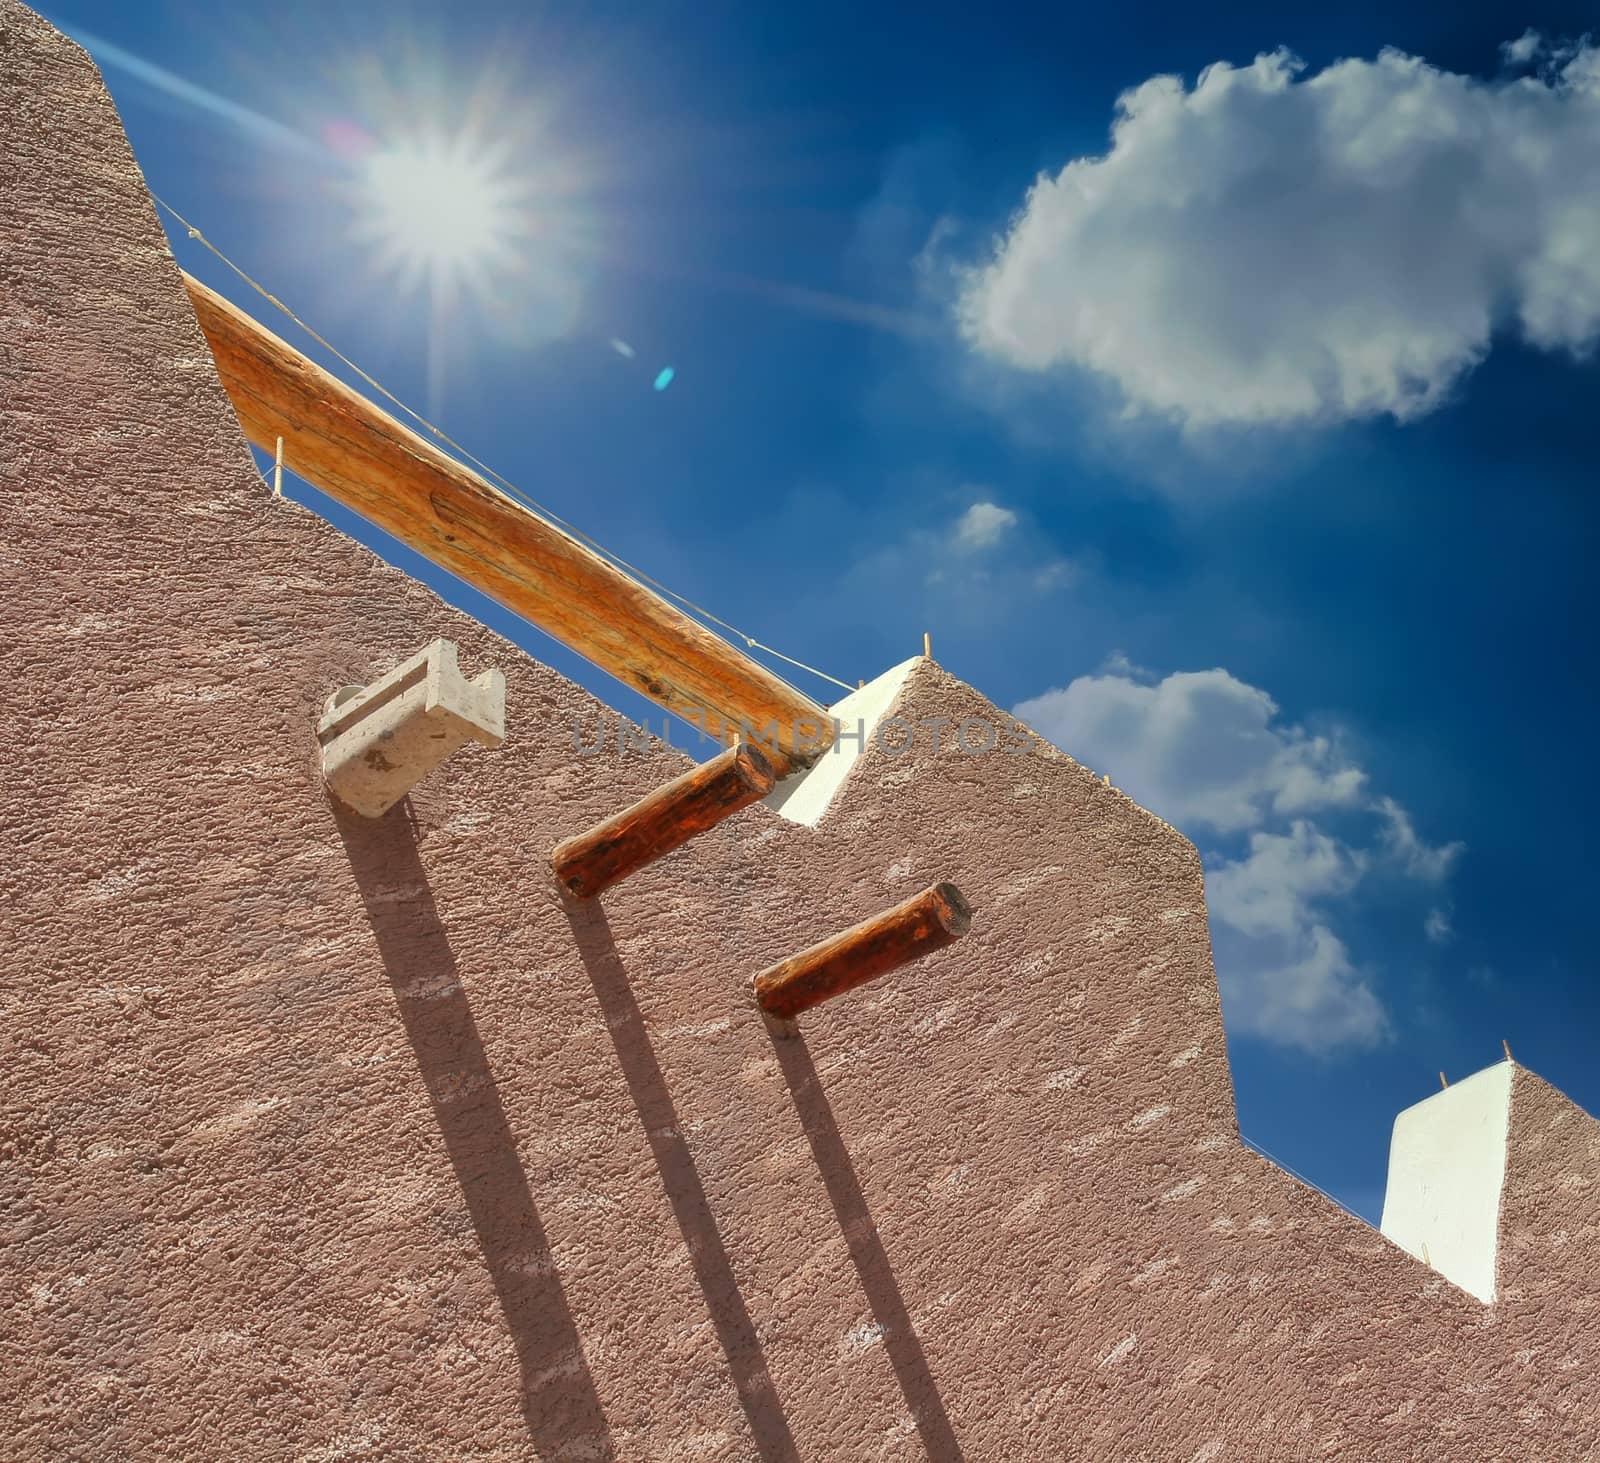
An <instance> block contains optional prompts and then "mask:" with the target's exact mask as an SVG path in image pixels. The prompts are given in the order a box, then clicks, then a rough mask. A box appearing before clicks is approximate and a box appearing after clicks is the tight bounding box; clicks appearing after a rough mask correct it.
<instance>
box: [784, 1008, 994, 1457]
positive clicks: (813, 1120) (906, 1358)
mask: <svg viewBox="0 0 1600 1463" xmlns="http://www.w3.org/2000/svg"><path fill="white" fill-rule="evenodd" d="M772 1049H773V1051H774V1052H775V1053H776V1054H777V1058H778V1065H779V1066H780V1067H781V1068H782V1069H783V1077H784V1081H786V1082H787V1083H788V1084H789V1095H790V1096H791V1097H792V1098H793V1099H794V1107H795V1111H796V1112H797V1113H798V1114H799V1116H800V1126H801V1127H802V1128H804V1129H805V1134H806V1138H807V1139H808V1140H809V1142H810V1144H811V1155H812V1157H813V1158H814V1159H815V1160H816V1164H817V1168H818V1169H819V1170H820V1171H821V1173H822V1182H823V1184H824V1185H825V1186H826V1188H827V1190H828V1198H829V1200H830V1201H831V1202H832V1204H833V1212H834V1215H835V1217H836V1218H837V1219H838V1221H839V1228H840V1229H841V1230H843V1231H844V1238H845V1243H846V1245H847V1246H848V1247H849V1250H850V1260H851V1263H852V1264H854V1265H855V1267H856V1274H857V1275H858V1276H859V1277H860V1279H861V1289H862V1290H863V1292H865V1294H866V1297H867V1304H868V1305H869V1306H870V1307H871V1308H872V1319H873V1321H874V1323H875V1324H876V1325H877V1328H878V1333H879V1335H880V1336H882V1338H883V1346H884V1350H885V1351H886V1352H887V1353H888V1356H889V1364H890V1365H891V1366H892V1367H893V1368H894V1375H895V1380H896V1381H897V1382H899V1384H900V1391H901V1393H902V1395H903V1396H904V1397H905V1400H906V1407H907V1409H908V1410H909V1411H910V1413H911V1415H912V1417H914V1418H915V1419H916V1423H917V1430H918V1431H919V1432H920V1433H921V1434H922V1445H923V1447H924V1448H926V1449H927V1452H928V1458H929V1463H963V1455H962V1452H961V1445H960V1444H959V1443H958V1442H957V1441H956V1435H955V1429H954V1428H952V1427H951V1426H950V1415H949V1414H948V1413H947V1412H946V1411H945V1410H944V1401H943V1399H942V1398H941V1397H940V1396H939V1389H938V1387H937V1386H936V1385H935V1384H934V1380H933V1373H932V1372H930V1371H929V1370H928V1358H927V1357H926V1356H925V1355H924V1354H923V1351H922V1343H921V1341H919V1340H918V1339H917V1333H916V1330H915V1328H914V1327H913V1326H912V1324H911V1315H910V1312H908V1311H907V1310H906V1303H905V1298H904V1297H903V1296H902V1295H901V1294H900V1286H899V1285H898V1283H897V1282H896V1281H895V1278H894V1270H893V1268H892V1267H891V1266H890V1264H889V1256H888V1254H887V1252H886V1251H885V1250H884V1248H883V1241H882V1240H881V1239H879V1238H878V1226H877V1225H876V1224H874V1223H873V1222H872V1211H871V1210H869V1209H868V1208H867V1200H866V1196H865V1195H864V1194H862V1192H861V1184H860V1182H859V1181H858V1180H857V1178H856V1170H855V1165H854V1164H852V1163H851V1162H850V1153H849V1150H848V1149H847V1148H846V1147H845V1145H844V1139H843V1138H842V1137H840V1136H839V1126H838V1124H837V1123H836V1122H834V1119H833V1109H832V1108H831V1107H830V1106H829V1105H828V1097H827V1094H826V1093H825V1092H824V1091H823V1090H822V1080H821V1078H819V1077H818V1076H817V1069H816V1067H815V1066H814V1065H813V1064H812V1061H811V1053H810V1052H809V1051H808V1050H807V1049H806V1044H805V1038H804V1037H800V1036H776V1035H774V1036H773V1038H772Z"/></svg>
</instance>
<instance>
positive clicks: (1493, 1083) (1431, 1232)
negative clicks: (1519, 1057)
mask: <svg viewBox="0 0 1600 1463" xmlns="http://www.w3.org/2000/svg"><path fill="white" fill-rule="evenodd" d="M1515 1070H1516V1069H1515V1066H1514V1064H1513V1063H1511V1062H1509V1061H1506V1062H1497V1063H1496V1064H1495V1065H1494V1066H1492V1067H1485V1068H1484V1069H1483V1071H1481V1072H1474V1073H1473V1074H1472V1076H1470V1077H1466V1078H1463V1079H1462V1080H1461V1081H1459V1082H1452V1083H1451V1084H1450V1086H1448V1087H1446V1088H1445V1089H1444V1090H1443V1091H1442V1092H1435V1093H1434V1094H1433V1096H1432V1097H1430V1098H1428V1099H1427V1100H1426V1101H1424V1102H1419V1103H1417V1104H1416V1106H1414V1107H1408V1108H1407V1109H1406V1110H1405V1111H1404V1112H1402V1113H1401V1114H1400V1115H1399V1117H1397V1118H1396V1119H1395V1120H1394V1136H1393V1138H1392V1139H1391V1141H1390V1144H1389V1182H1388V1186H1387V1188H1386V1189H1385V1190H1384V1196H1383V1222H1382V1223H1381V1224H1380V1225H1379V1228H1380V1229H1381V1230H1382V1231H1383V1233H1384V1235H1385V1236H1387V1237H1388V1238H1389V1239H1391V1240H1393V1241H1394V1243H1395V1244H1397V1245H1399V1246H1400V1248H1401V1249H1403V1250H1405V1251H1406V1252H1407V1253H1408V1254H1410V1255H1414V1256H1415V1257H1416V1258H1417V1259H1419V1260H1422V1261H1424V1262H1425V1263H1426V1264H1429V1265H1431V1266H1432V1267H1433V1268H1434V1269H1435V1270H1437V1271H1438V1272H1439V1274H1441V1275H1442V1276H1444V1278H1445V1279H1446V1280H1448V1281H1449V1282H1450V1283H1451V1284H1452V1285H1456V1286H1459V1287H1460V1288H1461V1289H1462V1290H1464V1291H1466V1292H1467V1293H1468V1294H1469V1295H1474V1296H1476V1297H1477V1298H1478V1299H1479V1300H1481V1301H1483V1302H1484V1303H1485V1304H1486V1305H1489V1304H1493V1302H1494V1299H1495V1275H1496V1267H1497V1262H1498V1258H1499V1247H1500V1191H1501V1189H1502V1188H1503V1187H1504V1186H1505V1177H1506V1148H1507V1144H1508V1142H1509V1140H1510V1133H1511V1078H1512V1075H1513V1073H1514V1072H1515Z"/></svg>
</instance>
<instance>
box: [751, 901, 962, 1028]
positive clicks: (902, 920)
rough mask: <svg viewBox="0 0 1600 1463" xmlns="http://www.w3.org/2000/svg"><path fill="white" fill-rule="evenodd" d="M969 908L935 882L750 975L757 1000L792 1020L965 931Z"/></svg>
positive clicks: (773, 1014)
mask: <svg viewBox="0 0 1600 1463" xmlns="http://www.w3.org/2000/svg"><path fill="white" fill-rule="evenodd" d="M971 924H972V910H971V909H970V908H969V907H968V905H967V901H966V900H965V898H963V897H962V894H961V891H960V890H959V889H957V888H956V886H955V885H954V884H935V885H933V887H932V888H929V889H924V890H923V891H922V893H920V894H916V895H913V896H912V897H911V898H910V899H908V900H906V902H905V903H904V904H897V905H896V906H895V907H894V908H893V909H888V910H885V911H884V912H883V913H882V914H877V915H874V916H873V917H872V918H871V919H869V920H863V921H862V923H860V924H858V925H855V926H853V927H852V928H850V929H848V930H845V931H844V932H843V933H842V934H838V935H834V936H833V937H832V938H831V939H827V940H824V941H823V942H822V943H821V944H820V945H813V946H812V947H811V948H810V949H809V950H802V951H801V952H800V953H799V954H798V955H791V956H790V957H789V958H788V959H787V960H783V961H780V962H779V963H778V964H777V965H774V966H772V967H771V968H770V969H768V970H763V971H762V972H761V974H760V975H758V976H757V977H756V978H755V992H756V1002H757V1004H759V1005H760V1007H761V1009H762V1010H763V1011H765V1012H766V1013H767V1015H768V1016H771V1017H773V1018H774V1019H775V1020H778V1021H791V1020H793V1019H794V1018H795V1017H796V1016H798V1015H799V1014H800V1013H801V1012H802V1011H808V1010H810V1009H811V1007H813V1006H817V1005H821V1003H822V1002H823V1001H826V1000H830V999H831V998H832V997H834V996H838V995H843V994H844V992H845V991H849V990H854V989H855V988H856V987H857V986H858V985H865V984H866V982H867V981H869V980H875V979H876V978H877V977H878V976H880V975H887V974H888V973H889V972H890V971H891V970H897V969H899V967H900V966H902V965H905V964H908V963H909V962H910V961H913V960H916V959H918V958H919V957H921V956H923V955H927V954H929V953H931V952H932V951H934V950H942V949H943V948H944V947H945V946H946V945H950V944H953V943H954V942H955V941H956V940H959V939H960V938H961V937H962V936H963V935H964V934H966V932H967V930H968V928H969V927H970V926H971Z"/></svg>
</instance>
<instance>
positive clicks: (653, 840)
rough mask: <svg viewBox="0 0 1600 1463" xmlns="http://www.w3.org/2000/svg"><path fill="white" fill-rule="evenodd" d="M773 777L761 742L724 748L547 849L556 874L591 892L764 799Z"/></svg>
mask: <svg viewBox="0 0 1600 1463" xmlns="http://www.w3.org/2000/svg"><path fill="white" fill-rule="evenodd" d="M776 780H777V778H776V776H775V774H774V773H773V770H772V763H771V762H770V761H769V760H768V759H767V757H766V756H765V754H763V752H762V751H761V749H760V748H759V747H754V746H748V745H746V746H739V747H729V748H728V750H727V751H726V752H724V753H722V755H721V756H719V757H713V758H712V759H711V760H710V761H709V762H706V763H704V764H702V765H701V766H699V767H691V768H690V769H689V770H688V771H687V772H685V773H684V774H683V776H682V777H675V778H673V779H672V781H671V782H669V783H667V784H666V785H665V786H663V787H658V788H657V789H656V790H655V791H654V792H653V793H651V794H650V795H649V796H648V797H646V798H641V799H640V800H639V801H638V802H636V803H635V804H634V805H633V806H632V807H631V808H625V809H623V811H622V812H620V813H617V814H615V815H614V816H612V817H610V818H607V819H606V820H605V822H603V823H598V824H596V825H595V826H594V827H593V828H591V829H590V830H589V831H588V832H587V833H581V834H579V835H578V836H577V837H576V838H569V839H567V840H566V841H565V842H563V843H558V844H557V845H556V847H555V851H554V852H553V853H552V854H551V855H550V862H551V864H552V866H553V867H554V868H555V871H556V877H557V878H558V879H560V880H561V882H562V883H563V884H565V885H566V886H567V888H568V889H570V890H571V891H572V892H573V893H574V894H576V895H579V896H580V897H581V898H585V899H588V898H592V897H593V896H594V895H596V894H598V893H600V891H601V890H602V889H609V888H610V887H611V886H612V885H613V884H616V883H620V882H621V881H622V880H623V879H626V878H627V877H628V875H629V874H631V873H634V872H635V871H637V870H639V869H642V868H644V867H645V865H647V864H652V863H654V862H655V861H656V860H657V859H658V858H660V857H662V856H663V855H664V854H669V853H671V852H672V850H673V849H675V848H681V847H682V846H683V845H684V844H685V843H687V842H688V841H689V840H690V839H691V838H693V837H694V836H695V834H697V833H704V832H705V831H706V829H708V828H714V827H716V825H717V824H718V823H720V822H721V821H722V820H723V819H724V818H730V817H732V816H733V815H734V814H735V813H737V812H738V811H739V810H740V809H741V808H748V807H749V806H750V804H751V803H753V802H756V801H758V800H759V799H761V798H764V797H765V796H766V795H767V794H768V793H769V792H771V791H772V784H773V783H774V782H775V781H776Z"/></svg>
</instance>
